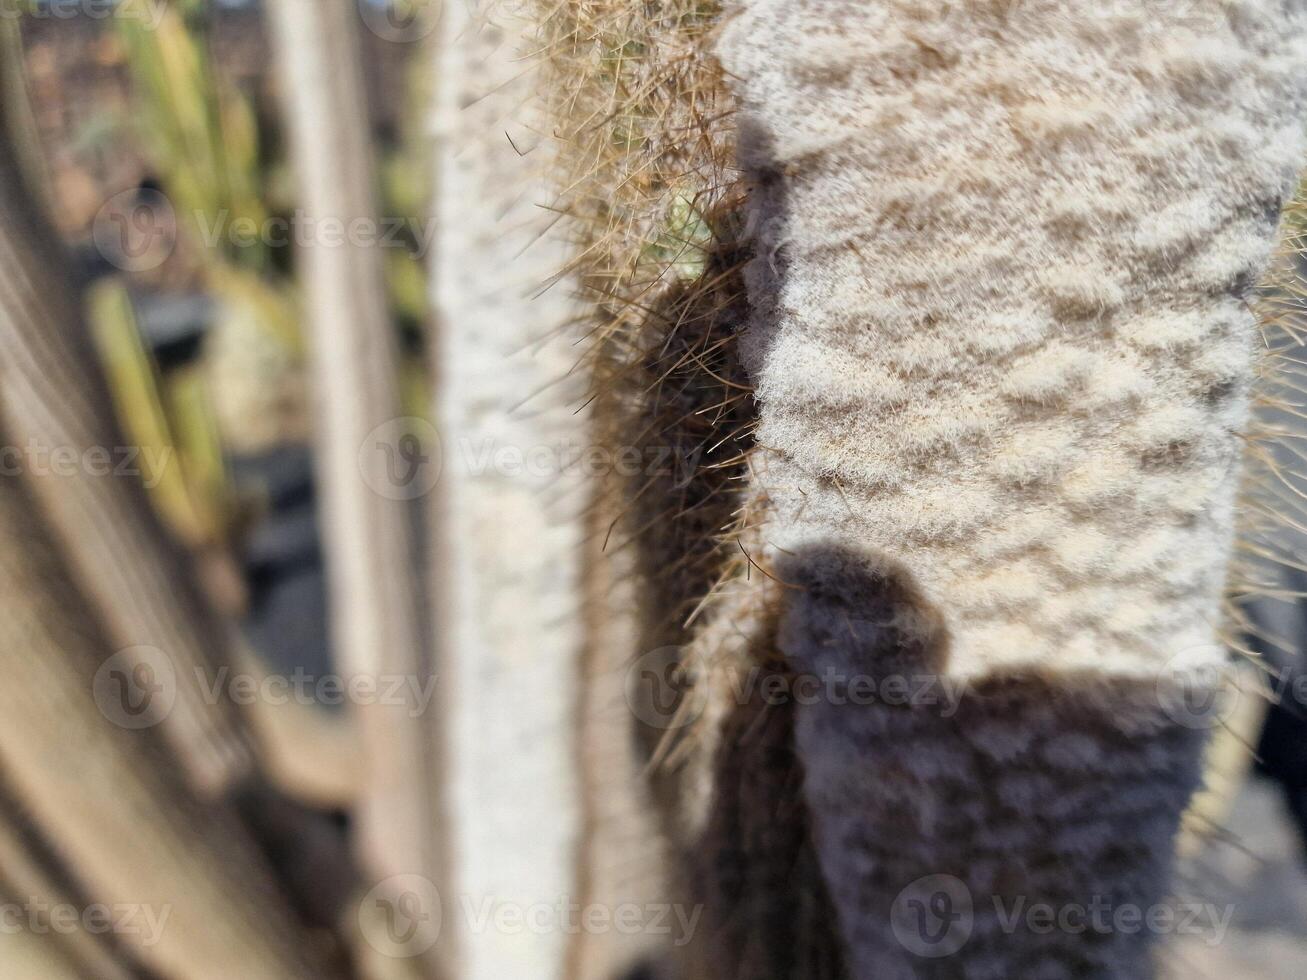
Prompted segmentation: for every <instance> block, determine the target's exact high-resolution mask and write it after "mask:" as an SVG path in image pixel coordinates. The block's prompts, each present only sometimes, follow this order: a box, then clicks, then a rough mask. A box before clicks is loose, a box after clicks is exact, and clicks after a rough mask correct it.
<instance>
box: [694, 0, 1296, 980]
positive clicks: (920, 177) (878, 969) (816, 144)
mask: <svg viewBox="0 0 1307 980" xmlns="http://www.w3.org/2000/svg"><path fill="white" fill-rule="evenodd" d="M1305 37H1307V22H1305V21H1304V19H1303V13H1302V11H1301V9H1300V8H1299V7H1297V6H1293V5H1285V4H1282V3H1280V2H1276V0H1232V2H1217V0H1192V2H1187V3H1170V4H1152V3H1144V2H1141V0H1117V2H1108V3H1088V2H1073V0H1016V2H1011V0H993V2H982V0H975V2H966V3H963V2H949V3H944V2H921V0H879V2H874V3H855V4H848V3H834V2H827V0H742V2H740V3H738V4H737V5H736V9H735V10H734V11H733V15H732V16H729V17H728V19H727V21H726V25H725V28H724V32H723V35H722V37H721V40H720V45H719V53H720V56H721V59H722V62H723V65H724V67H725V69H726V71H727V73H728V76H729V77H730V79H731V84H732V85H733V87H734V89H735V94H736V96H737V98H738V100H739V102H740V105H741V110H740V114H739V124H740V142H741V150H740V152H741V159H742V162H743V165H744V167H745V169H746V171H747V172H748V174H749V176H750V178H751V179H752V181H753V182H754V184H755V187H754V191H753V197H752V202H751V207H752V208H753V210H754V212H755V213H754V214H753V215H752V219H753V220H752V221H751V224H750V226H751V227H754V228H763V229H768V230H769V231H770V232H772V233H773V234H772V235H771V237H770V240H767V241H760V242H758V243H756V244H757V245H758V246H759V251H758V256H757V257H756V258H755V259H754V261H753V262H752V264H751V266H750V268H749V269H748V271H747V273H746V276H747V280H748V286H749V293H750V302H751V304H752V307H753V311H754V312H753V319H752V322H751V324H750V326H749V329H748V331H747V333H746V336H745V338H744V341H743V342H744V347H745V360H746V366H747V367H748V369H749V371H750V373H751V376H752V379H753V381H754V383H755V384H756V386H757V391H758V398H759V403H760V411H761V421H760V428H759V442H760V445H761V458H760V460H759V465H758V468H757V469H758V476H757V477H756V489H757V492H758V493H759V494H760V495H765V496H766V498H767V499H768V501H769V504H770V507H771V517H770V520H769V522H768V524H767V526H766V527H765V528H763V529H762V531H761V537H762V539H763V540H764V541H765V542H766V550H767V558H769V559H770V561H771V563H772V564H773V565H774V566H775V567H776V568H777V569H778V570H779V571H780V573H781V576H780V577H782V578H784V579H785V580H786V582H788V583H789V584H790V585H792V586H795V588H792V589H788V590H786V599H785V607H786V611H785V613H784V615H783V622H782V626H781V634H780V646H781V649H782V651H783V653H784V654H785V655H786V657H787V658H788V660H789V661H790V663H791V665H792V666H793V668H794V669H796V670H799V671H817V672H819V673H823V672H831V673H833V674H834V675H835V676H837V677H845V678H847V677H851V676H857V675H859V674H869V675H871V677H872V678H873V680H879V681H882V682H883V681H884V680H885V679H887V678H888V677H889V676H890V675H894V674H904V673H906V674H909V675H913V674H920V675H923V676H928V677H936V678H937V679H946V680H949V681H950V682H955V683H963V682H965V683H966V684H967V685H968V693H967V694H966V695H965V696H964V698H963V699H962V701H961V703H960V704H954V705H953V706H952V707H953V708H954V709H955V710H954V711H952V712H951V713H946V712H942V711H940V710H939V708H938V706H937V705H934V704H916V705H909V706H908V707H906V708H904V707H890V706H887V705H885V704H883V703H881V704H874V705H856V704H848V703H841V704H836V703H835V701H834V699H828V700H827V701H824V702H822V703H819V704H815V705H810V706H804V707H801V708H799V709H798V715H797V720H796V738H797V742H798V746H799V750H800V754H801V756H802V758H803V760H804V763H805V765H806V766H807V769H808V773H807V783H806V790H805V792H806V795H807V798H808V802H809V804H810V806H811V808H812V812H813V820H814V834H815V838H816V844H817V847H818V851H819V853H820V857H821V861H822V865H823V868H824V870H825V873H826V877H827V879H828V884H829V886H830V890H831V893H832V899H833V901H834V904H835V905H836V907H837V909H838V911H839V913H840V919H841V923H842V927H843V934H844V938H845V940H846V942H847V945H848V952H849V957H850V963H849V966H850V968H851V972H852V973H853V975H855V976H860V977H862V976H876V977H880V978H885V977H897V976H904V977H907V976H912V975H914V971H915V975H917V976H935V975H940V976H950V977H957V976H977V977H979V976H986V977H988V976H1035V975H1039V976H1044V975H1071V974H1074V975H1076V976H1113V977H1133V976H1141V975H1146V974H1147V973H1148V972H1149V969H1148V943H1147V936H1148V932H1149V930H1148V929H1147V928H1143V929H1139V930H1137V931H1132V932H1127V931H1123V930H1109V931H1108V932H1106V933H1105V934H1102V933H1093V932H1090V933H1088V934H1086V933H1083V932H1081V933H1077V934H1068V932H1067V931H1066V930H1062V929H1056V928H1055V929H1054V930H1053V931H1052V933H1051V934H1047V935H1045V934H1039V933H1036V932H1035V931H1032V930H1031V929H1030V928H1027V923H1026V922H1025V921H1024V920H1021V921H1018V922H1017V924H1016V925H1015V926H1014V925H1012V924H1011V923H1010V922H1006V920H1005V919H1004V918H1003V916H1002V915H1001V914H999V911H998V910H999V909H1001V908H1007V909H1011V908H1012V907H1015V906H1014V904H1013V903H1018V902H1024V903H1025V904H1026V906H1029V905H1030V904H1033V903H1038V902H1050V903H1052V904H1053V905H1054V906H1057V907H1065V906H1068V905H1078V906H1086V907H1087V906H1090V905H1091V903H1093V902H1094V901H1095V900H1103V901H1106V902H1107V903H1109V905H1110V906H1112V907H1115V908H1120V907H1122V906H1127V905H1128V906H1134V907H1138V908H1141V909H1142V910H1144V911H1146V910H1147V909H1148V907H1149V906H1150V905H1152V904H1153V903H1155V902H1157V901H1159V900H1160V898H1161V896H1162V895H1163V893H1164V889H1165V874H1164V872H1165V870H1166V866H1167V854H1168V852H1169V849H1170V843H1171V837H1172V835H1173V833H1174V828H1175V825H1176V822H1177V820H1178V817H1179V814H1180V811H1181V809H1182V808H1183V806H1184V803H1185V801H1186V799H1187V797H1188V794H1189V792H1190V790H1191V788H1192V785H1193V783H1194V782H1195V781H1196V778H1197V777H1196V768H1197V755H1198V752H1199V749H1200V742H1201V739H1200V738H1199V737H1198V734H1200V733H1195V732H1194V731H1193V730H1192V729H1191V728H1189V727H1187V726H1186V725H1185V724H1184V723H1183V722H1184V721H1185V720H1187V719H1183V718H1181V719H1177V718H1176V717H1175V715H1176V712H1175V711H1171V712H1168V711H1166V710H1163V709H1164V707H1166V705H1164V704H1162V703H1159V697H1158V691H1159V678H1160V680H1161V688H1160V689H1163V690H1165V689H1166V687H1167V684H1168V683H1169V681H1170V679H1171V678H1170V672H1171V666H1172V664H1178V665H1179V668H1180V674H1182V675H1183V676H1185V677H1190V678H1192V677H1193V676H1200V677H1201V676H1202V671H1203V670H1204V669H1205V668H1208V667H1212V666H1215V665H1218V664H1219V663H1220V662H1221V659H1222V653H1221V651H1220V648H1219V647H1217V646H1216V645H1215V629H1216V626H1217V625H1218V623H1219V619H1220V599H1221V594H1222V589H1223V585H1224V579H1225V570H1226V566H1227V562H1228V557H1229V551H1230V545H1231V537H1232V531H1233V525H1234V516H1233V515H1234V500H1235V493H1236V485H1237V482H1238V473H1239V459H1240V453H1241V442H1240V432H1241V430H1242V428H1243V427H1244V425H1245V423H1246V415H1247V390H1248V387H1249V384H1250V381H1251V378H1252V372H1253V368H1252V358H1253V351H1254V343H1255V331H1254V323H1253V317H1252V314H1251V312H1250V311H1249V309H1248V307H1247V305H1246V302H1245V296H1246V294H1247V292H1248V290H1249V288H1250V287H1251V286H1252V285H1253V284H1254V283H1255V281H1256V280H1257V278H1258V276H1259V275H1260V274H1261V272H1262V270H1263V266H1264V263H1265V261H1266V258H1267V256H1268V253H1269V250H1270V247H1271V245H1272V243H1273V239H1274V229H1275V220H1276V216H1277V214H1278V212H1279V208H1280V206H1281V204H1282V202H1283V201H1284V199H1285V197H1286V196H1287V194H1288V192H1289V191H1290V190H1291V188H1292V186H1293V179H1294V175H1295V173H1296V171H1297V169H1298V167H1299V165H1300V162H1301V160H1302V156H1303V148H1304V145H1303V124H1302V119H1303V112H1302V110H1303V107H1304V83H1307V58H1305V57H1304V38H1305ZM923 627H925V628H923ZM941 689H942V688H941ZM1160 700H1161V701H1165V698H1163V699H1160ZM934 875H946V876H950V877H948V878H942V879H941V878H930V877H928V876H934ZM921 878H926V881H925V883H924V884H919V885H917V886H914V887H916V888H917V889H918V890H921V891H922V894H921V895H917V894H916V893H915V892H914V891H913V890H912V888H911V887H908V886H911V885H912V883H913V882H914V881H916V880H918V879H921ZM904 888H908V891H906V892H904V891H903V889H904ZM914 902H915V903H916V904H914ZM1004 902H1007V903H1008V904H1006V905H1004V904H1003V903H1004ZM963 905H966V906H968V907H967V908H966V909H963V908H962V906H963ZM946 906H947V907H946ZM953 911H958V912H959V917H958V918H957V919H956V920H955V919H953V918H952V913H953ZM918 913H919V914H920V921H919V922H918V923H917V924H918V925H920V926H922V928H923V931H922V932H921V933H920V934H917V935H916V937H915V938H914V934H913V932H912V929H911V928H910V927H911V926H912V917H913V916H914V915H917V914H918ZM936 913H937V917H936V921H934V923H933V925H934V926H940V927H941V928H942V931H940V930H938V929H933V928H932V922H931V921H930V916H931V915H932V914H936ZM955 922H957V923H965V927H966V928H965V932H966V934H965V936H964V935H962V933H961V932H960V931H959V929H955V928H952V925H953V924H954V923H955ZM1005 923H1006V924H1005ZM905 930H907V934H906V935H905ZM932 936H939V937H942V939H941V940H940V942H937V943H935V944H934V945H931V942H930V940H931V937H932ZM954 942H956V945H955V946H954V945H952V944H953V943H954Z"/></svg>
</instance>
